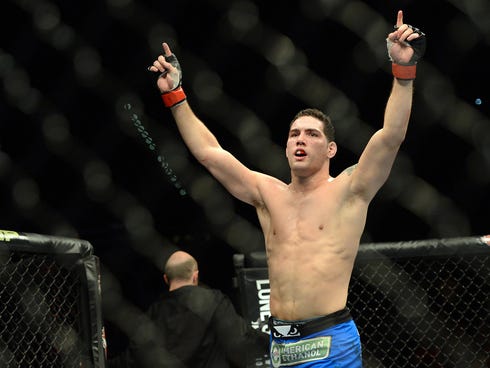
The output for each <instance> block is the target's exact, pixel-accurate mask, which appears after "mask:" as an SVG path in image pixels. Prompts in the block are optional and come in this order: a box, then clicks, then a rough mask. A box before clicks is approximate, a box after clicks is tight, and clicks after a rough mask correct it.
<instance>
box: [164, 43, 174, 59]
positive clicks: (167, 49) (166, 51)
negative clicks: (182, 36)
mask: <svg viewBox="0 0 490 368" xmlns="http://www.w3.org/2000/svg"><path fill="white" fill-rule="evenodd" d="M162 46H163V51H164V52H165V55H164V56H170V55H172V51H170V47H169V46H168V44H167V43H166V42H164V43H163V44H162Z"/></svg>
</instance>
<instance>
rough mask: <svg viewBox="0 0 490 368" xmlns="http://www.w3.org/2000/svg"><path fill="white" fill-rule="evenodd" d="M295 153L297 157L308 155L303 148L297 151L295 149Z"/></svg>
mask: <svg viewBox="0 0 490 368" xmlns="http://www.w3.org/2000/svg"><path fill="white" fill-rule="evenodd" d="M294 155H295V156H296V157H305V156H306V152H305V151H304V150H302V149H297V150H296V151H294Z"/></svg>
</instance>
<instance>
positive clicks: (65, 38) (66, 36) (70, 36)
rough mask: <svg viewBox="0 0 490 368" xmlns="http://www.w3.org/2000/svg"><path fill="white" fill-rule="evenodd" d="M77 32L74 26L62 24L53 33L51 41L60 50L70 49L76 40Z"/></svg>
mask: <svg viewBox="0 0 490 368" xmlns="http://www.w3.org/2000/svg"><path fill="white" fill-rule="evenodd" d="M75 39H76V34H75V31H74V30H73V28H71V27H69V26H67V25H65V24H61V25H60V26H59V27H56V29H55V30H54V31H53V32H52V33H51V43H52V44H53V46H54V47H55V48H57V49H59V50H66V49H68V48H69V47H70V46H71V45H73V43H74V42H75Z"/></svg>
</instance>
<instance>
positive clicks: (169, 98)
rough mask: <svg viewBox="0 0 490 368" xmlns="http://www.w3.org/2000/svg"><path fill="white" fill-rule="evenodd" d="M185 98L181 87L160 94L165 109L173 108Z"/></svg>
mask: <svg viewBox="0 0 490 368" xmlns="http://www.w3.org/2000/svg"><path fill="white" fill-rule="evenodd" d="M186 98H187V96H186V95H185V93H184V90H183V89H182V87H179V88H177V89H174V90H173V91H170V92H166V93H163V94H162V100H163V104H164V105H165V106H166V107H173V106H175V105H177V104H178V103H181V102H182V101H184V100H185V99H186Z"/></svg>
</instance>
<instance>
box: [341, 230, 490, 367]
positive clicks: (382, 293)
mask: <svg viewBox="0 0 490 368" xmlns="http://www.w3.org/2000/svg"><path fill="white" fill-rule="evenodd" d="M375 248H376V247H371V249H366V251H364V252H363V254H360V256H359V257H358V261H357V262H356V266H355V268H354V272H353V277H352V282H351V290H350V296H349V306H350V308H351V311H352V315H353V317H354V319H355V321H356V323H357V325H358V328H359V332H360V334H361V341H362V343H363V356H364V357H363V358H364V359H363V360H364V362H365V363H364V364H365V367H417V368H423V367H431V368H432V367H434V368H435V367H437V368H442V367H444V368H453V367H454V368H460V367H461V368H463V367H475V368H476V367H479V368H483V367H490V252H489V250H490V249H488V246H486V247H483V246H482V247H481V248H478V247H473V246H471V243H469V242H468V241H466V240H462V239H457V240H453V241H451V242H448V241H444V240H438V241H429V242H413V243H399V244H392V245H390V248H391V250H388V248H385V249H386V251H385V252H379V251H375Z"/></svg>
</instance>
